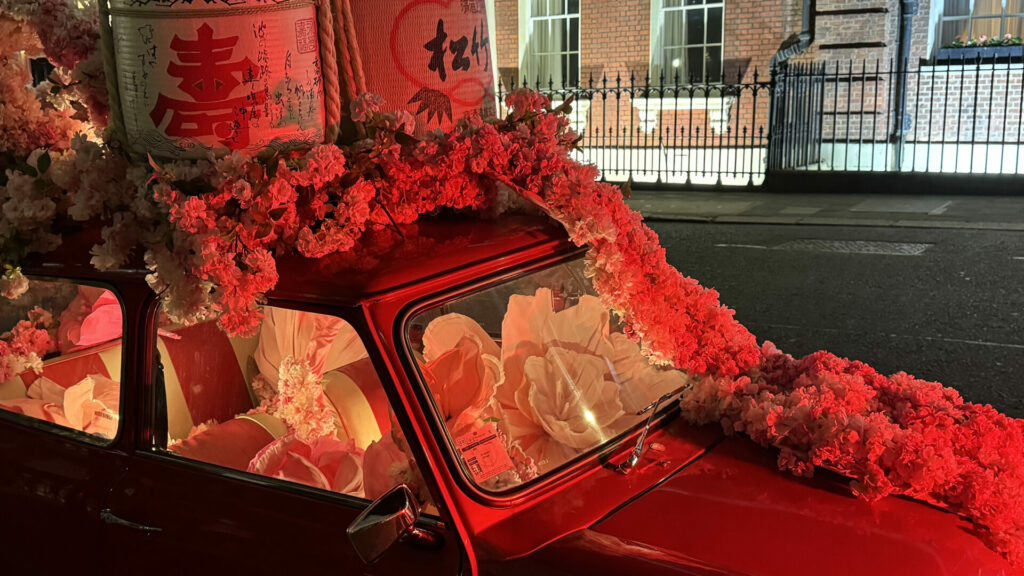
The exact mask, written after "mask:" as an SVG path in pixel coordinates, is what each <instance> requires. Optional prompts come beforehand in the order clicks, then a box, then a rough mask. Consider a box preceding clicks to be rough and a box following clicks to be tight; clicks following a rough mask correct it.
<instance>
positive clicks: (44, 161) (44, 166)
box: [36, 152, 51, 174]
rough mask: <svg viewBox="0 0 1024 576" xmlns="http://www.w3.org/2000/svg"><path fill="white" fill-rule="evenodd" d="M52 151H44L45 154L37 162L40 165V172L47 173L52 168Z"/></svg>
mask: <svg viewBox="0 0 1024 576" xmlns="http://www.w3.org/2000/svg"><path fill="white" fill-rule="evenodd" d="M50 162H51V159H50V153H49V152H43V155H42V156H40V157H39V161H38V162H36V166H38V167H39V173H40V174H46V171H47V170H49V169H50Z"/></svg>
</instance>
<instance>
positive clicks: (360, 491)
mask: <svg viewBox="0 0 1024 576" xmlns="http://www.w3.org/2000/svg"><path fill="white" fill-rule="evenodd" d="M92 244H93V242H92V240H91V238H84V237H83V238H78V239H74V238H72V239H66V240H65V242H64V246H63V247H62V248H61V249H60V251H58V252H55V253H52V254H50V255H49V256H47V257H46V259H45V260H37V261H34V262H32V263H31V264H30V265H27V266H26V267H25V273H26V274H28V275H29V276H30V278H31V279H32V282H33V283H32V286H31V288H30V289H29V291H28V293H27V294H26V295H25V296H22V297H21V298H19V299H17V300H3V301H2V302H0V322H2V325H0V329H2V330H8V329H11V328H13V327H15V326H16V323H17V322H18V321H20V320H24V319H25V318H26V317H31V318H32V319H33V320H32V321H33V322H36V323H38V325H40V326H44V325H45V326H46V327H47V329H48V330H49V333H50V334H51V335H52V337H53V340H54V345H53V348H54V351H53V352H52V353H51V354H50V355H48V356H47V357H45V358H42V359H39V358H32V359H22V360H23V361H24V362H23V363H24V366H21V365H19V366H18V367H19V368H22V369H21V370H20V372H19V373H18V375H17V376H15V377H14V378H12V379H10V380H8V381H7V382H5V383H4V384H2V385H0V408H2V410H0V510H2V511H3V514H2V521H0V527H2V528H0V541H2V542H3V547H2V550H3V558H2V560H0V566H4V570H3V573H4V574H150V573H153V574H157V573H159V574H176V575H181V574H303V573H313V572H314V571H316V573H320V574H395V575H399V574H401V575H417V576H421V575H422V576H429V575H438V576H442V575H443V576H452V575H455V574H587V575H592V574H702V575H710V574H716V575H717V574H736V575H739V574H743V575H803V574H806V575H811V574H813V575H820V574H851V575H853V574H856V575H863V574H879V575H880V574H898V575H901V576H907V575H917V574H920V575H928V576H934V575H954V574H963V575H967V574H970V575H972V576H977V575H1001V574H1013V573H1015V572H1014V570H1013V569H1012V568H1011V567H1010V566H1009V565H1008V564H1007V563H1006V561H1005V560H1003V559H1002V558H1001V557H999V556H998V555H997V554H995V553H994V552H992V551H990V550H989V549H987V548H985V547H984V546H983V545H982V543H981V541H980V540H979V539H978V538H976V537H975V536H974V535H972V533H971V526H970V524H968V523H967V522H965V521H963V520H961V519H959V518H958V517H956V516H954V515H952V514H949V513H946V512H943V511H941V510H939V509H936V508H933V507H930V506H927V505H924V504H921V503H917V502H913V501H911V500H909V499H904V498H896V497H892V498H886V499H883V500H882V501H880V502H877V503H874V504H868V503H865V502H862V501H860V500H857V499H855V498H854V497H852V496H851V495H850V492H849V490H848V488H847V487H846V483H847V481H846V480H845V479H844V478H841V477H838V476H835V475H832V474H830V473H827V472H819V473H818V474H817V476H816V477H815V478H814V479H813V480H808V479H799V478H795V477H792V476H790V475H788V474H785V473H782V472H779V471H777V469H776V466H775V455H774V454H773V453H771V452H770V451H768V450H764V449H762V448H759V447H756V446H755V445H754V444H753V443H752V442H750V441H749V440H746V439H744V438H742V437H725V436H723V434H722V432H721V430H719V429H718V428H717V427H703V428H695V427H693V426H690V425H688V424H687V423H686V422H684V421H682V420H681V419H680V418H678V408H677V406H676V403H675V402H674V401H673V398H674V396H675V395H678V394H680V393H685V389H686V387H687V383H688V378H687V376H686V375H685V374H684V373H682V372H678V371H674V370H664V369H660V368H657V367H654V366H651V365H649V364H648V363H647V362H646V360H644V359H643V357H642V356H641V355H640V351H639V349H638V348H637V346H636V344H633V343H632V342H630V341H629V340H628V339H627V338H625V336H623V335H622V334H621V332H620V330H619V327H618V326H617V324H616V321H615V319H614V317H613V316H612V315H610V314H609V312H608V310H607V309H605V308H604V307H603V305H601V303H600V300H599V299H598V298H597V297H596V296H595V295H594V294H593V293H592V289H591V288H590V285H589V282H588V280H587V277H586V270H585V267H584V266H583V263H582V251H581V250H580V249H578V248H576V247H574V246H573V245H572V244H571V243H570V242H569V241H568V239H567V238H566V236H565V233H564V232H563V231H562V230H561V229H560V227H558V226H557V225H554V224H552V223H550V222H548V221H547V220H543V219H540V218H528V217H521V218H518V219H510V220H501V221H500V222H499V221H493V222H488V221H481V220H469V219H454V218H447V219H441V218H436V219H430V220H424V221H422V222H420V223H419V224H417V225H415V226H407V227H403V228H401V229H395V230H384V231H381V232H377V233H370V234H368V235H367V238H365V239H364V241H363V242H362V244H361V245H360V246H359V247H358V248H357V249H355V250H353V251H352V252H351V253H349V254H347V255H337V256H331V257H327V258H323V259H319V260H305V259H302V258H298V257H295V258H294V259H292V260H287V259H282V260H281V261H280V266H279V269H280V275H281V279H280V282H279V284H278V287H277V288H276V289H275V290H274V291H273V292H272V293H271V294H269V295H268V297H269V301H268V302H267V304H266V306H265V307H264V319H263V321H262V324H261V325H260V326H259V328H258V329H257V330H256V333H255V334H254V335H251V336H248V337H229V336H227V335H226V334H225V333H224V332H222V331H221V330H220V329H219V328H218V327H217V325H216V322H215V321H206V322H200V323H197V324H193V325H189V326H178V325H174V324H171V323H170V322H169V321H168V320H167V317H166V316H165V315H164V314H162V313H161V304H160V300H159V299H158V298H157V297H156V295H155V294H154V293H153V291H152V290H151V289H150V287H149V286H148V285H147V282H146V274H147V271H146V270H144V269H138V270H134V271H129V272H116V273H101V272H97V271H96V270H94V269H93V268H92V267H91V266H90V264H89V255H88V253H87V249H86V247H87V246H91V245H92ZM140 268H141V267H140ZM171 302H173V299H172V300H171ZM168 305H171V304H168ZM35 307H38V308H39V310H37V311H36V312H31V311H32V310H33V309H35ZM43 312H45V314H44V313H43ZM33 314H34V315H33Z"/></svg>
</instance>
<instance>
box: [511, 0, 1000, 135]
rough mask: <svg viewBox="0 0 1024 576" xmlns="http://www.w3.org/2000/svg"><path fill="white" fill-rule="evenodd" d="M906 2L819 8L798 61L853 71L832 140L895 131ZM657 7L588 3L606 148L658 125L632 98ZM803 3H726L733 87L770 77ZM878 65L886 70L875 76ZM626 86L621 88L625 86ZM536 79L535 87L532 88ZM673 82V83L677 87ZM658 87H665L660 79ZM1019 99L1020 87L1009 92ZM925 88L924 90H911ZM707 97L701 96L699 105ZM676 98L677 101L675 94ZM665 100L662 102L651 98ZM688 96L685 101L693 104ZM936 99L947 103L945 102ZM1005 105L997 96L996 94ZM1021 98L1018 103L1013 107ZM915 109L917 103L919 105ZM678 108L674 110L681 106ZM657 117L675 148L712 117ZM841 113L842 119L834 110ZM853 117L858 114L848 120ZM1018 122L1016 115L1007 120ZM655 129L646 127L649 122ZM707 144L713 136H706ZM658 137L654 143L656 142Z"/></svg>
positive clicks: (859, 0)
mask: <svg viewBox="0 0 1024 576" xmlns="http://www.w3.org/2000/svg"><path fill="white" fill-rule="evenodd" d="M932 1H937V0H921V2H920V11H919V13H918V15H917V16H916V17H915V19H914V29H913V38H912V52H911V62H912V63H913V64H914V66H913V68H914V69H916V68H917V66H916V62H917V61H918V60H920V59H922V58H927V57H928V56H929V53H928V47H927V39H928V32H929V31H928V27H929V15H928V12H929V8H930V5H931V3H932ZM518 2H519V0H495V11H496V23H497V33H496V37H497V51H498V69H499V72H500V73H501V76H502V78H503V80H505V82H506V84H507V81H508V79H509V78H511V77H515V78H517V80H519V81H521V68H520V62H519V22H518V18H519V8H518ZM899 9H900V0H817V2H816V11H817V15H816V19H815V20H816V21H815V24H816V26H815V28H816V30H815V39H814V43H813V44H812V45H811V47H810V49H808V50H807V51H806V52H805V53H804V54H803V55H801V56H799V57H798V58H796V59H795V60H794V62H797V63H809V62H818V63H820V62H830V64H829V70H835V69H836V65H837V64H836V62H837V61H841V64H839V66H840V67H841V70H842V71H844V72H845V71H847V70H849V69H850V66H851V64H852V67H853V72H852V75H853V76H854V77H855V78H854V79H853V80H852V81H850V80H849V79H846V80H843V79H840V80H838V81H832V82H829V83H828V84H827V85H826V86H825V90H824V109H825V117H824V119H823V129H824V130H825V132H826V137H827V138H832V137H836V138H843V139H845V138H846V136H847V135H848V134H850V135H854V134H856V135H858V136H863V137H865V138H869V139H870V138H875V139H883V140H884V139H885V138H886V137H887V134H888V132H889V131H891V118H887V117H886V114H887V113H888V114H891V112H890V111H891V109H892V106H893V102H892V96H891V90H892V86H891V85H890V83H889V77H887V76H885V75H882V76H881V77H879V78H877V79H875V78H874V76H873V72H874V71H875V70H876V69H878V70H881V71H883V72H884V71H886V70H888V69H889V68H890V65H891V64H890V62H891V59H893V58H895V57H896V55H897V52H896V51H897V44H898V36H899V29H900V22H899ZM650 10H651V1H650V0H620V1H618V2H611V1H608V0H581V2H580V36H581V37H580V80H581V84H582V85H583V86H584V87H586V86H588V85H589V82H590V78H591V77H593V81H594V87H597V88H601V87H603V86H606V87H608V88H612V89H615V88H618V90H612V91H611V92H609V93H608V95H606V96H601V95H597V96H595V97H594V100H593V101H592V102H591V103H590V106H589V110H588V115H587V118H586V122H584V123H582V124H581V126H584V125H585V127H586V130H587V131H588V132H589V134H590V135H591V136H594V137H597V138H599V139H601V140H602V141H604V142H605V143H606V144H607V145H616V143H621V142H623V141H624V139H625V141H632V142H634V143H635V142H637V141H642V140H643V139H644V136H643V129H644V128H650V127H651V126H652V124H651V122H650V120H651V118H650V115H649V114H647V116H646V117H644V115H643V114H642V112H641V111H640V110H638V108H640V109H642V108H643V107H644V103H643V100H638V101H634V98H633V97H635V96H641V94H640V91H639V90H629V89H628V87H629V85H630V76H631V74H632V75H633V78H634V79H635V82H636V84H637V85H642V84H643V82H644V77H645V75H646V74H647V73H648V66H649V59H650V45H651V30H650V23H651V14H650ZM802 10H803V2H802V0H763V1H759V0H727V1H726V3H725V23H724V25H725V36H724V38H725V43H724V44H725V46H724V49H723V66H724V73H725V80H726V82H736V81H737V79H739V80H741V81H742V82H746V83H749V82H751V81H752V80H753V72H754V70H755V68H756V69H758V71H759V73H760V79H761V80H762V81H767V80H768V79H769V70H768V65H769V61H770V59H771V57H772V55H773V54H774V53H775V52H776V51H777V50H778V48H779V45H780V44H781V43H782V42H783V41H784V40H785V39H787V38H788V37H790V36H791V35H793V34H796V33H798V32H799V31H800V27H801V16H802ZM876 66H877V68H876ZM617 80H618V82H617ZM532 82H533V80H532V79H531V83H532ZM671 83H672V82H671V79H669V80H668V84H671ZM652 84H653V85H655V86H656V85H658V79H657V78H655V79H652ZM1008 86H1009V87H1008V88H1007V89H1008V90H1010V91H1011V92H1010V93H1012V90H1013V87H1012V82H1010V83H1009V84H1008ZM915 89H916V84H915V85H914V86H913V87H912V90H915ZM700 94H701V93H698V97H699V95H700ZM666 95H667V96H669V97H675V96H676V93H675V92H672V91H669V92H666ZM648 96H657V94H648ZM686 96H687V94H686V92H685V91H684V92H681V93H679V97H681V98H685V97H686ZM934 97H943V96H942V95H936V96H934ZM997 99H998V96H997ZM1011 100H1012V99H1011ZM913 102H915V103H916V98H915V99H914V100H913ZM673 104H674V103H673ZM768 104H769V99H768V98H767V94H766V93H762V94H761V97H760V98H759V99H758V101H757V102H756V104H754V103H753V101H752V99H749V98H748V99H747V100H746V101H745V104H741V105H740V106H734V107H733V108H732V109H731V110H730V118H729V120H728V126H729V131H731V133H732V134H731V135H729V134H718V135H713V136H712V137H713V138H721V137H730V138H735V136H736V133H737V132H738V131H741V130H742V129H743V128H744V127H746V128H747V129H748V130H749V132H751V133H758V132H759V131H760V130H766V129H767V119H768ZM666 108H668V110H666V111H663V112H660V113H658V114H657V117H656V120H657V122H656V123H655V124H654V125H655V126H656V127H655V128H654V132H651V133H650V134H648V135H647V139H648V141H649V142H657V141H658V139H659V138H660V139H662V140H667V141H674V140H675V139H676V138H680V137H685V138H689V137H690V136H686V134H692V135H693V136H695V135H696V132H695V131H694V130H693V129H692V128H688V129H686V130H684V129H683V126H687V127H693V126H701V127H704V126H707V125H709V121H708V118H707V116H706V114H705V112H704V111H703V110H696V109H694V110H692V111H685V110H679V111H672V108H678V106H677V105H669V106H666ZM831 111H836V112H837V113H834V112H831ZM850 111H852V112H853V113H852V114H851V113H848V112H850ZM1007 115H1008V117H1011V119H1012V115H1011V114H1009V113H1008V114H1007ZM645 121H646V122H645ZM702 130H703V133H702V138H703V137H704V136H705V135H706V134H707V128H702ZM663 131H664V132H663ZM652 136H653V137H652Z"/></svg>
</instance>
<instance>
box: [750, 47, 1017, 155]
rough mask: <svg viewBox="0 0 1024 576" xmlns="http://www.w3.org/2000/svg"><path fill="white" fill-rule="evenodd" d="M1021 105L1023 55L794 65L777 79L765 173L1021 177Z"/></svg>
mask: <svg viewBox="0 0 1024 576" xmlns="http://www.w3.org/2000/svg"><path fill="white" fill-rule="evenodd" d="M900 76H903V77H904V78H903V80H904V82H903V85H905V86H906V97H905V101H906V105H905V109H904V114H903V115H902V118H900V117H898V115H899V94H897V89H898V88H897V87H898V86H899V85H900V83H899V82H897V80H898V79H899V77H900ZM1022 109H1024V65H1022V64H1021V63H1020V62H1019V61H1017V62H1014V61H1010V60H997V59H993V58H990V59H987V60H986V59H980V58H974V59H966V58H961V59H959V60H947V61H945V62H943V63H941V64H939V65H920V66H908V67H904V68H903V70H902V71H901V70H900V69H899V68H898V67H896V66H895V65H894V63H893V62H892V61H888V62H883V61H878V60H875V61H870V60H867V61H845V62H830V63H825V64H818V65H790V66H789V67H783V68H780V69H779V70H777V71H776V72H775V74H774V76H773V111H774V117H773V120H774V121H773V125H772V138H771V142H772V145H771V147H772V151H771V154H770V161H769V165H768V169H769V170H771V171H774V170H818V171H844V172H860V171H868V172H932V173H959V174H1024V146H1022V144H1024V124H1022V117H1021V116H1022ZM806 148H809V149H811V150H816V151H817V155H815V154H812V153H809V152H808V151H807V150H806Z"/></svg>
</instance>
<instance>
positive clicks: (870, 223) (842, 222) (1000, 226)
mask: <svg viewBox="0 0 1024 576" xmlns="http://www.w3.org/2000/svg"><path fill="white" fill-rule="evenodd" d="M641 214H643V217H644V220H648V221H650V222H692V223H701V224H770V225H802V226H867V227H875V228H878V227H888V228H945V229H956V230H1004V231H1015V232H1024V222H970V221H965V220H880V219H868V218H823V217H820V216H819V217H795V216H736V215H722V216H696V215H692V214H666V213H644V212H643V211H641Z"/></svg>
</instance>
